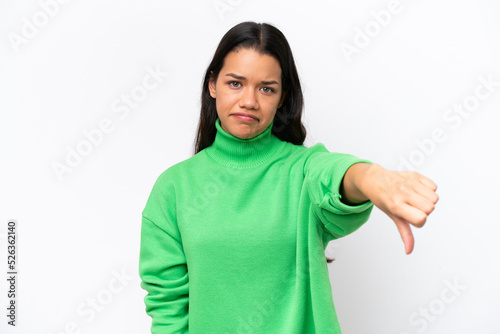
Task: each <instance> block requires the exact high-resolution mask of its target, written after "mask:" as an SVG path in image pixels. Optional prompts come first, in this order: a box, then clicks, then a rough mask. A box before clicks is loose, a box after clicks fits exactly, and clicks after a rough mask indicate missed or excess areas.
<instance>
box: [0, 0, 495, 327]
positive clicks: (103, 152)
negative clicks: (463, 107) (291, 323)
mask: <svg viewBox="0 0 500 334" xmlns="http://www.w3.org/2000/svg"><path fill="white" fill-rule="evenodd" d="M391 3H393V4H396V5H395V7H391ZM43 4H47V5H43ZM43 7H45V8H46V9H45V11H46V12H50V14H51V15H50V16H49V15H48V14H45V12H44V9H43ZM388 7H391V8H396V7H397V10H396V11H394V12H393V13H392V14H391V17H390V19H389V18H388V17H387V16H386V17H385V19H386V23H387V24H385V26H382V25H381V24H379V23H377V20H376V19H375V16H377V15H374V14H373V13H381V12H380V11H381V10H383V9H387V8H388ZM47 8H48V9H47ZM217 8H218V9H217ZM372 11H374V12H372ZM389 13H390V12H389ZM380 15H381V14H380ZM380 15H379V20H381V18H380V17H381V16H380ZM499 15H500V4H499V2H497V1H493V0H474V1H472V0H470V1H463V0H454V1H452V0H446V1H445V0H441V1H439V0H438V1H430V0H426V1H425V0H421V1H412V0H401V2H399V4H398V3H397V2H391V1H368V0H364V1H342V2H334V3H333V4H332V3H330V2H327V1H309V2H307V3H306V2H304V1H258V0H253V1H243V0H221V1H213V0H209V1H201V0H200V1H169V2H167V1H162V2H160V1H151V0H149V1H147V0H146V1H145V0H142V1H131V0H128V1H119V2H117V1H114V2H112V1H105V0H98V1H97V0H90V1H88V0H87V1H67V2H66V3H58V2H55V0H50V1H49V0H42V1H41V2H37V1H22V2H21V1H13V0H8V1H2V2H1V3H0V31H1V34H0V36H1V38H0V51H1V52H0V64H1V72H0V112H1V118H0V148H1V151H0V152H1V163H0V171H1V173H0V221H1V225H0V226H1V227H0V228H1V231H0V233H1V234H0V255H1V258H0V260H1V262H2V264H1V265H0V267H2V268H3V269H2V271H3V272H4V274H2V277H6V276H7V274H6V272H7V268H6V262H7V253H6V249H7V245H6V232H7V222H8V220H9V219H14V220H16V221H17V233H18V239H17V240H18V244H17V246H18V248H17V270H18V273H19V275H18V282H17V290H18V295H17V319H16V321H17V326H16V327H15V328H12V327H11V326H8V325H7V324H6V322H7V317H6V314H7V311H6V307H7V302H8V299H7V290H8V287H7V281H6V279H5V278H2V279H1V280H0V296H1V297H0V304H1V307H0V309H2V311H1V316H0V319H2V320H1V321H0V332H1V333H7V334H9V333H30V334H31V333H40V334H55V333H58V334H61V333H95V334H100V333H148V332H149V328H150V322H151V319H150V318H149V317H148V316H147V315H146V313H145V306H144V302H143V298H144V295H145V291H144V290H142V289H141V288H140V286H139V283H140V280H139V276H138V257H139V241H140V223H141V211H142V209H143V208H144V205H145V203H146V200H147V197H148V195H149V193H150V191H151V188H152V185H153V183H154V181H155V180H156V178H157V177H158V175H159V174H160V173H161V172H162V171H164V170H165V169H166V168H168V167H169V166H171V165H173V164H175V163H177V162H180V161H182V160H184V159H187V158H189V157H190V156H191V155H192V152H193V144H194V136H195V130H196V126H197V122H198V117H199V110H200V102H199V101H200V93H201V82H202V78H203V74H204V72H205V70H206V67H207V66H208V64H209V62H210V60H211V57H212V56H213V53H214V51H215V48H216V47H217V44H218V43H219V41H220V39H221V37H222V36H223V35H224V33H225V32H226V31H227V30H228V29H230V28H231V27H232V26H234V25H235V24H237V23H239V22H242V21H246V20H253V21H257V22H269V23H271V24H274V25H275V26H276V27H278V28H279V29H280V30H281V31H282V32H283V33H284V34H285V36H286V37H287V39H288V41H289V43H290V45H291V47H292V51H293V52H294V57H295V61H296V65H297V67H298V70H299V75H300V78H301V80H302V85H303V89H304V94H305V110H304V119H303V121H304V124H305V126H306V128H307V131H308V137H307V140H306V142H305V143H304V144H305V145H306V146H311V145H313V144H315V143H317V142H322V143H324V144H325V146H326V147H327V148H328V149H329V150H330V151H337V152H344V153H350V154H353V155H356V156H358V157H362V158H366V159H369V160H372V161H374V162H377V163H379V164H381V165H383V166H384V167H386V168H388V169H393V170H397V169H399V170H405V169H409V168H408V167H407V166H408V163H407V164H405V165H403V164H402V161H403V160H406V161H409V162H410V163H412V166H413V167H414V168H415V170H416V171H418V172H420V173H422V174H424V175H426V176H427V177H429V178H431V179H432V180H433V181H434V182H435V183H436V184H437V185H438V191H437V192H438V194H439V196H440V200H439V202H438V204H437V205H436V209H435V211H434V212H433V213H432V214H431V215H430V216H429V218H428V220H427V223H426V225H425V227H423V228H422V229H414V234H415V239H416V244H415V250H414V252H413V253H412V254H411V255H408V256H407V255H405V254H404V247H403V243H402V242H401V239H400V237H399V234H398V232H397V229H396V227H395V225H394V223H393V222H392V220H390V219H389V218H388V217H387V216H385V214H383V213H382V212H381V211H380V210H378V209H377V208H375V209H374V211H373V213H372V216H371V218H370V220H369V221H368V222H367V223H366V224H365V225H364V226H363V227H362V228H361V229H360V230H358V231H357V232H356V233H354V234H352V235H350V236H348V237H345V238H344V239H340V240H338V241H335V242H332V243H331V244H330V245H329V247H328V249H327V254H329V255H331V256H333V257H335V258H336V261H334V262H333V263H332V264H330V265H329V269H330V275H331V282H332V288H333V295H334V301H335V305H336V308H337V312H338V316H339V319H340V322H341V326H342V329H343V333H345V334H363V333H367V334H373V333H381V334H388V333H389V334H390V333H394V334H403V333H407V334H408V333H410V334H413V333H421V332H425V333H455V334H469V333H500V320H498V314H499V313H500V289H499V287H498V282H499V281H500V269H499V266H498V255H500V244H499V243H498V242H497V241H498V234H499V232H500V227H499V224H500V218H499V215H498V213H497V210H496V209H495V208H496V207H497V205H498V200H499V199H500V198H499V197H500V196H499V195H498V189H499V188H500V180H499V177H498V163H499V158H498V152H499V150H498V145H499V144H500V134H499V133H500V132H499V131H498V126H499V124H500V123H499V121H500V117H499V115H498V111H499V106H500V83H499V82H500V63H499V59H500V21H499V20H498V17H499ZM44 19H46V20H44ZM381 22H382V21H381ZM30 25H33V26H31V29H30V28H29V26H30ZM366 29H368V31H366ZM370 29H371V30H370ZM377 29H378V30H377ZM362 33H363V34H364V33H368V34H369V35H370V36H368V39H366V38H365V39H364V40H363V37H362V36H361V34H362ZM363 42H364V44H363ZM347 44H349V45H351V47H356V48H357V53H353V54H351V56H347V55H346V54H345V53H344V52H343V51H342V48H341V46H344V47H345V46H346V45H347ZM148 68H150V69H156V68H158V69H160V71H161V72H163V73H168V74H167V75H163V76H162V77H160V78H161V80H160V81H159V82H158V83H157V85H156V88H155V89H151V90H149V91H145V90H144V89H142V88H141V87H140V86H141V85H142V82H143V79H144V78H145V77H146V76H147V75H148V70H147V69H148ZM481 77H482V78H483V79H485V80H487V79H488V78H490V80H491V81H492V82H494V83H495V85H492V86H491V87H490V90H491V91H488V90H487V89H486V88H485V87H484V86H483V87H482V88H478V89H479V91H480V92H481V93H482V94H483V95H481V96H482V97H484V98H482V99H478V98H477V96H476V95H475V94H476V88H477V87H478V86H480V85H481V80H480V78H481ZM152 82H153V81H150V83H152ZM141 89H142V90H141ZM141 91H142V92H146V93H147V96H144V99H143V100H142V101H139V102H138V103H137V104H136V105H134V108H128V110H127V108H126V107H125V104H124V103H123V102H122V101H121V98H122V96H124V95H125V94H128V95H130V94H131V93H132V92H135V93H136V94H139V93H140V92H141ZM487 93H488V94H487ZM486 94H487V97H485V95H486ZM136 96H138V95H136ZM474 102H478V104H477V105H473V103H474ZM463 103H470V106H469V107H468V108H469V109H470V110H471V111H470V112H467V113H464V116H459V114H457V113H454V112H453V111H451V112H452V113H450V112H449V110H450V109H453V107H454V105H459V104H463ZM113 106H114V107H113ZM117 106H121V107H122V108H121V109H117ZM118 110H121V111H120V112H118V113H117V112H116V111H118ZM125 111H127V112H128V113H125ZM120 116H121V118H120ZM446 117H448V118H446ZM451 117H453V118H451ZM106 119H108V120H109V122H111V123H110V124H112V126H113V127H112V130H108V133H104V134H103V136H102V138H100V139H99V141H95V143H96V144H95V145H91V146H86V147H84V145H86V144H85V142H87V145H88V143H89V142H88V140H87V139H86V137H85V135H84V131H91V130H95V129H97V128H98V127H99V124H101V122H103V121H104V122H105V120H106ZM439 129H441V130H439ZM436 131H437V132H439V131H441V135H440V137H439V139H440V140H439V142H436V141H435V142H433V143H431V142H430V140H431V139H430V138H432V133H433V132H434V133H436ZM94 133H95V132H94ZM95 138H97V137H95ZM96 140H97V139H96ZM77 147H80V149H84V148H86V149H87V155H85V156H83V157H82V158H81V161H79V162H78V163H76V162H75V164H74V167H72V168H70V170H71V172H67V173H63V175H62V176H61V175H60V174H59V176H58V173H56V172H55V170H54V168H53V165H54V164H57V163H59V164H66V159H67V156H68V154H69V153H68V152H70V150H76V149H77ZM405 166H406V167H405ZM117 277H119V279H117ZM450 285H456V286H458V288H455V290H453V289H451V288H450V287H449V286H450Z"/></svg>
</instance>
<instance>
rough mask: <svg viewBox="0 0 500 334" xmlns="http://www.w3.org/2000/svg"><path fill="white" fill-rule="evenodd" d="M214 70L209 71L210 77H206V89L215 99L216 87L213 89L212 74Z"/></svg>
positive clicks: (213, 79)
mask: <svg viewBox="0 0 500 334" xmlns="http://www.w3.org/2000/svg"><path fill="white" fill-rule="evenodd" d="M213 74H214V72H212V71H211V72H210V79H208V90H209V91H210V96H211V97H213V98H214V99H215V96H216V89H215V78H214V76H213Z"/></svg>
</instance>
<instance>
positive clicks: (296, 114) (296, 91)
mask: <svg viewBox="0 0 500 334" xmlns="http://www.w3.org/2000/svg"><path fill="white" fill-rule="evenodd" d="M240 48H245V49H255V50H256V51H257V52H259V53H260V54H266V55H269V56H272V57H274V58H275V59H276V60H278V62H279V64H280V66H281V82H282V85H283V89H282V94H285V99H284V101H283V104H282V105H281V107H280V108H278V109H277V110H276V115H275V116H274V122H273V127H272V129H271V132H272V133H273V134H274V135H275V136H276V137H278V138H279V139H281V140H283V141H287V142H290V143H292V144H295V145H302V144H303V143H304V140H305V138H306V129H305V127H304V125H303V124H302V109H303V106H304V97H303V95H302V88H301V85H300V80H299V75H298V73H297V68H296V67H295V61H294V59H293V55H292V50H291V48H290V45H289V44H288V41H287V39H286V38H285V35H283V33H282V32H281V31H280V30H279V29H278V28H276V27H274V26H273V25H271V24H268V23H256V22H252V21H246V22H242V23H239V24H237V25H235V26H234V27H232V28H231V29H229V30H228V31H227V32H226V34H225V35H224V36H223V37H222V39H221V40H220V42H219V45H218V46H217V49H216V51H215V54H214V56H213V58H212V61H211V62H210V65H208V68H207V70H206V72H205V76H204V78H203V84H202V92H201V111H200V119H199V122H198V129H197V134H196V138H195V142H194V154H197V153H199V152H200V151H202V150H203V149H205V148H207V147H209V146H210V145H212V143H213V142H214V140H215V135H216V132H217V129H216V128H215V120H216V119H217V109H216V104H215V99H214V98H213V97H212V96H211V95H210V91H209V88H208V83H209V81H210V80H211V79H213V80H215V81H216V80H217V78H218V76H219V72H220V71H221V69H222V67H223V66H224V59H225V58H226V55H227V54H228V53H229V52H231V51H236V50H238V49H240ZM332 261H333V259H330V258H328V257H327V262H332Z"/></svg>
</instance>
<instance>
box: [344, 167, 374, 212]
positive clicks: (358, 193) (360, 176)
mask: <svg viewBox="0 0 500 334" xmlns="http://www.w3.org/2000/svg"><path fill="white" fill-rule="evenodd" d="M373 165H374V164H369V163H366V162H359V163H355V164H353V165H352V166H351V167H349V168H348V169H347V171H346V173H345V175H344V178H343V180H342V184H341V187H340V195H341V196H342V202H344V203H345V204H348V205H358V204H361V203H363V202H366V201H368V200H369V197H368V196H367V195H366V189H365V188H366V178H367V176H368V174H369V173H370V171H371V169H373Z"/></svg>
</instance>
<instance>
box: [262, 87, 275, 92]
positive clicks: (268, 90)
mask: <svg viewBox="0 0 500 334" xmlns="http://www.w3.org/2000/svg"><path fill="white" fill-rule="evenodd" d="M262 89H264V90H265V91H264V93H272V92H274V89H272V88H269V87H263V88H262ZM266 89H267V91H266Z"/></svg>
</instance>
